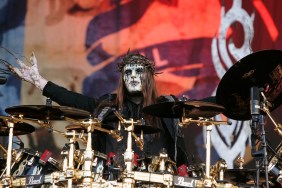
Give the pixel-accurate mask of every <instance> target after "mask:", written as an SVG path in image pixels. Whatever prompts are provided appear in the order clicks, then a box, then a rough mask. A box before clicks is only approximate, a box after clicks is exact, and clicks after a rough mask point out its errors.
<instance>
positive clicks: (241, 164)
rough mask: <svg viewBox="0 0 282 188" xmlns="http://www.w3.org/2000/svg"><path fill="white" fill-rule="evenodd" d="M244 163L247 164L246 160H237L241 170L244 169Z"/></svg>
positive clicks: (241, 158)
mask: <svg viewBox="0 0 282 188" xmlns="http://www.w3.org/2000/svg"><path fill="white" fill-rule="evenodd" d="M244 162H245V160H244V158H243V157H238V158H237V160H236V163H237V165H238V168H239V169H244V168H243V164H244Z"/></svg>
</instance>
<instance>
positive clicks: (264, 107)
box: [260, 92, 282, 136]
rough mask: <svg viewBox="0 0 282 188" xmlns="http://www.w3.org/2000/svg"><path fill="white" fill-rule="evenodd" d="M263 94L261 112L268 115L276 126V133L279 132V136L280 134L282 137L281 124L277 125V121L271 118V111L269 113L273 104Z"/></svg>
mask: <svg viewBox="0 0 282 188" xmlns="http://www.w3.org/2000/svg"><path fill="white" fill-rule="evenodd" d="M260 94H261V96H262V98H263V101H264V102H263V103H262V106H261V110H263V111H264V112H265V113H266V114H267V116H268V117H269V119H270V120H271V121H272V123H273V124H274V126H275V129H274V130H275V131H277V132H278V133H279V134H280V136H282V125H281V124H279V123H276V122H275V121H274V119H273V118H272V116H271V114H270V111H269V106H270V105H271V103H270V102H269V101H267V98H266V96H265V94H264V93H263V92H261V93H260Z"/></svg>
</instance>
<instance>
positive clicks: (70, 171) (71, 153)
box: [66, 130, 76, 188]
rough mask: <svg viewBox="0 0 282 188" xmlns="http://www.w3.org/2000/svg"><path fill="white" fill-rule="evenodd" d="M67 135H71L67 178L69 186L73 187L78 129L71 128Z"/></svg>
mask: <svg viewBox="0 0 282 188" xmlns="http://www.w3.org/2000/svg"><path fill="white" fill-rule="evenodd" d="M66 136H67V137H69V152H68V155H69V158H68V167H67V169H66V179H67V180H68V188H71V187H72V178H73V177H74V165H73V161H74V142H75V141H76V138H75V136H76V131H75V130H71V131H67V132H66Z"/></svg>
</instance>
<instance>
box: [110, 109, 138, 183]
mask: <svg viewBox="0 0 282 188" xmlns="http://www.w3.org/2000/svg"><path fill="white" fill-rule="evenodd" d="M114 113H115V115H116V116H117V117H118V118H119V120H120V123H121V124H122V125H123V126H124V128H125V131H127V148H126V151H125V152H124V162H125V166H126V169H125V177H124V178H123V180H122V181H123V184H122V187H123V188H131V187H133V184H134V183H135V180H134V174H132V173H131V172H132V166H133V156H134V151H133V150H132V136H133V137H134V138H135V141H137V142H136V144H137V145H139V146H140V149H141V148H142V149H143V140H140V139H137V138H138V137H137V136H136V135H135V134H134V132H133V131H134V124H137V123H139V122H134V121H133V119H132V118H131V119H130V120H125V119H123V117H122V116H121V115H120V114H119V113H118V112H117V111H115V112H114Z"/></svg>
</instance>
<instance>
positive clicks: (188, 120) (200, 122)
mask: <svg viewBox="0 0 282 188" xmlns="http://www.w3.org/2000/svg"><path fill="white" fill-rule="evenodd" d="M190 123H197V125H198V126H205V127H206V175H205V180H204V186H205V187H211V186H212V178H211V176H210V166H211V164H210V163H211V162H210V161H211V131H212V126H213V125H220V124H230V123H229V122H226V121H214V120H212V119H207V118H199V119H198V120H195V119H191V118H186V117H185V112H184V111H183V116H182V120H181V123H180V126H186V125H188V124H190Z"/></svg>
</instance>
